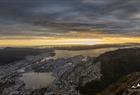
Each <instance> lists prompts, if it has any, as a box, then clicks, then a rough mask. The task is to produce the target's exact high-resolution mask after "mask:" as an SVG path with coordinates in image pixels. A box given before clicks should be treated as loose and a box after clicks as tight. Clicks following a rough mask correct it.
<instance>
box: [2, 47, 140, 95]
mask: <svg viewBox="0 0 140 95" xmlns="http://www.w3.org/2000/svg"><path fill="white" fill-rule="evenodd" d="M53 53H54V51H50V50H49V51H47V52H46V53H45V54H40V55H36V56H32V57H31V56H30V57H26V59H25V60H22V61H19V62H17V63H15V64H8V65H3V66H0V95H139V94H140V91H139V90H140V89H139V86H140V81H139V80H140V73H139V72H140V64H139V63H140V48H127V49H119V50H115V51H110V52H106V53H104V54H101V55H100V56H99V57H97V58H93V57H84V56H82V55H79V56H74V57H70V58H59V59H56V58H54V57H53V56H52V54H53ZM45 76H47V77H45Z"/></svg>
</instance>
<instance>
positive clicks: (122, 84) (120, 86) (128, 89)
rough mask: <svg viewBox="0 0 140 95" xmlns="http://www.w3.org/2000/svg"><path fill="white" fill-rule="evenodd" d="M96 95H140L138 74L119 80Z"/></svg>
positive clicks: (139, 75)
mask: <svg viewBox="0 0 140 95" xmlns="http://www.w3.org/2000/svg"><path fill="white" fill-rule="evenodd" d="M98 95H140V72H136V73H132V74H129V75H127V76H125V77H123V78H121V79H119V81H117V82H115V83H113V84H111V85H110V86H109V87H107V88H106V89H105V90H104V91H102V92H101V93H100V94H98Z"/></svg>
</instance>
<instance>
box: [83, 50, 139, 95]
mask: <svg viewBox="0 0 140 95" xmlns="http://www.w3.org/2000/svg"><path fill="white" fill-rule="evenodd" d="M94 63H101V74H102V78H101V80H100V81H92V82H89V83H87V84H86V85H85V86H83V87H80V92H81V93H82V94H84V95H96V93H99V92H101V91H102V90H104V89H105V88H106V87H108V86H109V85H110V84H112V83H114V82H116V81H117V80H118V79H120V78H121V77H123V76H126V75H127V74H130V73H133V72H139V71H140V48H127V49H119V50H115V51H110V52H106V53H104V54H102V55H100V56H99V57H97V58H96V60H95V61H94ZM108 95H110V94H108ZM112 95H114V94H112Z"/></svg>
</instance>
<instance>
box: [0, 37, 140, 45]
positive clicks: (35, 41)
mask: <svg viewBox="0 0 140 95" xmlns="http://www.w3.org/2000/svg"><path fill="white" fill-rule="evenodd" d="M122 43H140V38H139V37H103V38H68V37H63V38H62V37H55V38H48V37H40V38H32V39H1V40H0V46H1V47H6V46H18V47H20V46H43V45H44V46H47V45H48V46H65V45H96V44H122Z"/></svg>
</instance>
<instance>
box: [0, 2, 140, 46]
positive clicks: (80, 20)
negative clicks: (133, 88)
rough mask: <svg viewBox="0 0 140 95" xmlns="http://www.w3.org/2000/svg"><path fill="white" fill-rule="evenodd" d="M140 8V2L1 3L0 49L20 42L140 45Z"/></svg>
mask: <svg viewBox="0 0 140 95" xmlns="http://www.w3.org/2000/svg"><path fill="white" fill-rule="evenodd" d="M139 5H140V1H139V0H0V46H6V45H10V44H12V45H20V44H19V42H18V41H19V40H20V41H23V42H24V44H25V45H26V44H29V43H27V42H26V40H30V41H31V40H32V41H31V43H32V44H35V45H36V44H37V43H35V41H38V42H40V40H43V43H42V44H41V45H44V44H45V43H47V44H50V42H52V41H56V42H54V43H51V44H56V43H57V44H58V43H59V44H62V43H63V44H64V43H65V44H66V45H67V44H71V43H74V44H77V43H80V44H85V43H86V44H97V43H99V42H100V43H106V41H107V43H109V42H110V43H113V42H114V41H115V42H117V41H118V43H119V42H120V41H119V40H121V41H124V42H130V43H131V42H135V43H136V42H137V43H139V42H140V40H139V39H140V27H139V26H140V6H139ZM64 38H65V40H67V41H66V42H65V41H64ZM77 39H81V42H79V41H78V42H77V41H76V40H77ZM112 39H113V40H112ZM114 39H115V40H114ZM48 41H50V42H48ZM63 41H64V42H63ZM39 45H40V44H39Z"/></svg>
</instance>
